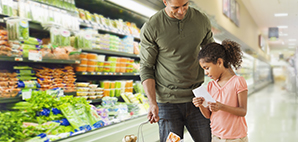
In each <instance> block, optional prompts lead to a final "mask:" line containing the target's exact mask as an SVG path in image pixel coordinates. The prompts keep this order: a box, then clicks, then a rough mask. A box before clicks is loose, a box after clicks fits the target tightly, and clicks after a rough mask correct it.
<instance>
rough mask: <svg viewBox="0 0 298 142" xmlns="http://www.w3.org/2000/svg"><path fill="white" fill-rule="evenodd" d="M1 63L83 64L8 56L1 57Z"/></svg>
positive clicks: (77, 61)
mask: <svg viewBox="0 0 298 142" xmlns="http://www.w3.org/2000/svg"><path fill="white" fill-rule="evenodd" d="M0 61H10V62H34V63H53V64H79V63H80V62H81V61H80V60H60V59H42V61H34V60H29V59H28V58H23V57H8V56H0Z"/></svg>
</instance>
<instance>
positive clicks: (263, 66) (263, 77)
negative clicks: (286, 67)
mask: <svg viewBox="0 0 298 142" xmlns="http://www.w3.org/2000/svg"><path fill="white" fill-rule="evenodd" d="M253 72H254V76H253V78H254V90H259V89H261V88H263V87H264V86H266V85H268V84H269V83H271V82H272V81H273V76H272V67H271V65H270V64H268V63H266V62H264V61H261V60H259V59H256V61H255V69H254V71H253Z"/></svg>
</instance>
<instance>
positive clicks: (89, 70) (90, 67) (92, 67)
mask: <svg viewBox="0 0 298 142" xmlns="http://www.w3.org/2000/svg"><path fill="white" fill-rule="evenodd" d="M96 67H97V66H89V65H88V66H87V72H95V68H96Z"/></svg>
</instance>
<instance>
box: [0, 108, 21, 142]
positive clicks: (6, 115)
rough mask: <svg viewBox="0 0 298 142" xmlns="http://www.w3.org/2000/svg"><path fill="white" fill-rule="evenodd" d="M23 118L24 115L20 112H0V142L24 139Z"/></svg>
mask: <svg viewBox="0 0 298 142" xmlns="http://www.w3.org/2000/svg"><path fill="white" fill-rule="evenodd" d="M23 118H24V114H23V113H20V112H13V111H11V112H0V128H1V129H0V141H5V142H13V141H19V140H22V139H25V138H26V135H25V134H24V133H23V130H24V128H23V127H22V123H23V121H24V119H23Z"/></svg>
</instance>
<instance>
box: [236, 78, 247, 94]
mask: <svg viewBox="0 0 298 142" xmlns="http://www.w3.org/2000/svg"><path fill="white" fill-rule="evenodd" d="M236 90H237V94H239V93H241V92H243V91H247V84H246V81H245V79H244V77H242V76H240V77H239V79H238V82H237V83H236Z"/></svg>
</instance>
